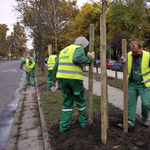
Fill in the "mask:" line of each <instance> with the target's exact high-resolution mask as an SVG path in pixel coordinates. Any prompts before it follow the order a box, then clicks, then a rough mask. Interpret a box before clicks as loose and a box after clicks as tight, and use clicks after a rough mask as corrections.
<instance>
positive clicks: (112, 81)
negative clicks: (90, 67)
mask: <svg viewBox="0 0 150 150" xmlns="http://www.w3.org/2000/svg"><path fill="white" fill-rule="evenodd" d="M88 74H89V73H88V71H84V72H83V75H84V76H88ZM93 79H95V80H96V81H101V74H99V73H95V72H93ZM107 84H108V85H110V86H113V87H115V88H118V89H121V90H123V80H122V79H117V78H113V77H109V76H107Z"/></svg>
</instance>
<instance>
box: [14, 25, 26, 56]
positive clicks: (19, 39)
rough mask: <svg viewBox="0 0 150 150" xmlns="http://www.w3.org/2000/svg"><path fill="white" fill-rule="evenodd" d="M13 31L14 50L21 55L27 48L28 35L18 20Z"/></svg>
mask: <svg viewBox="0 0 150 150" xmlns="http://www.w3.org/2000/svg"><path fill="white" fill-rule="evenodd" d="M13 30H14V31H13V33H11V38H12V46H13V47H12V49H13V50H14V51H13V52H14V55H16V56H21V57H22V55H23V53H24V52H25V50H26V49H27V46H26V42H27V37H26V33H25V28H24V27H23V26H21V25H20V23H19V22H17V23H16V24H15V25H14V27H13Z"/></svg>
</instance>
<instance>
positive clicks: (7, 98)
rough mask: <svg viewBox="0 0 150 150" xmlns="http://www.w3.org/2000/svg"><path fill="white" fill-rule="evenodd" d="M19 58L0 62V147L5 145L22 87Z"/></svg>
mask: <svg viewBox="0 0 150 150" xmlns="http://www.w3.org/2000/svg"><path fill="white" fill-rule="evenodd" d="M20 62H21V60H14V61H7V62H2V63H0V149H4V148H5V146H6V142H7V138H8V135H9V131H10V128H11V125H12V122H13V117H14V114H15V111H16V108H17V104H18V101H19V98H20V93H19V91H20V90H21V89H22V87H23V83H24V79H25V73H23V70H21V69H20V68H19V66H20Z"/></svg>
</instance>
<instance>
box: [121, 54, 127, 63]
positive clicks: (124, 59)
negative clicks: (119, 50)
mask: <svg viewBox="0 0 150 150" xmlns="http://www.w3.org/2000/svg"><path fill="white" fill-rule="evenodd" d="M120 60H121V63H122V64H124V63H125V62H126V58H124V56H122V57H121V59H120Z"/></svg>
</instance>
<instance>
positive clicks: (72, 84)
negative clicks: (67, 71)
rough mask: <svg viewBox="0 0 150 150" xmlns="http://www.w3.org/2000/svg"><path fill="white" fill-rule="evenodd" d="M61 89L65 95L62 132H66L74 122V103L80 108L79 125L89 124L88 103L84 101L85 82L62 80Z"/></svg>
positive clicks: (61, 122) (60, 128) (61, 123)
mask: <svg viewBox="0 0 150 150" xmlns="http://www.w3.org/2000/svg"><path fill="white" fill-rule="evenodd" d="M60 87H61V89H62V93H63V106H62V112H61V121H60V127H59V130H60V131H65V130H67V129H68V128H69V124H70V122H71V120H72V111H73V103H74V102H75V103H76V104H77V107H78V113H79V116H80V118H79V123H80V125H81V127H84V126H85V125H86V124H87V120H88V119H87V116H86V103H85V99H84V86H83V81H80V80H74V79H61V81H60Z"/></svg>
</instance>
